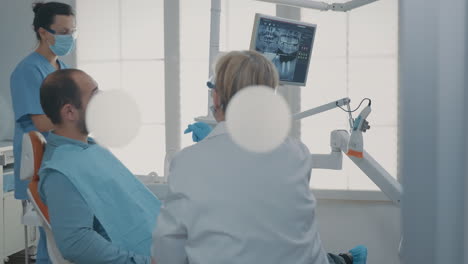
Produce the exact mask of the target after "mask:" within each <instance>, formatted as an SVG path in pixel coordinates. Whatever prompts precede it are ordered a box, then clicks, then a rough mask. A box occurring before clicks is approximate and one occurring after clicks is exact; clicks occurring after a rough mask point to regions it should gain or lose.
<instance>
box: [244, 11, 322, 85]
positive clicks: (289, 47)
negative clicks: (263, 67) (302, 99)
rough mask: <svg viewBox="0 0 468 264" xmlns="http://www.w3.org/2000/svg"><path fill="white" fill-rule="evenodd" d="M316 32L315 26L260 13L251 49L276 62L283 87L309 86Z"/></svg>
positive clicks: (254, 29) (257, 16)
mask: <svg viewBox="0 0 468 264" xmlns="http://www.w3.org/2000/svg"><path fill="white" fill-rule="evenodd" d="M316 29H317V26H316V25H314V24H309V23H304V22H300V21H294V20H290V19H284V18H279V17H272V16H266V15H262V14H256V15H255V22H254V28H253V32H252V40H251V42H250V49H251V50H256V51H258V52H260V53H262V54H263V55H264V56H265V57H267V58H268V59H269V60H271V61H272V62H273V64H274V65H275V66H276V68H277V70H278V74H279V78H280V83H281V84H288V85H297V86H305V85H306V81H307V74H308V70H309V63H310V57H311V55H312V46H313V44H314V38H315V31H316Z"/></svg>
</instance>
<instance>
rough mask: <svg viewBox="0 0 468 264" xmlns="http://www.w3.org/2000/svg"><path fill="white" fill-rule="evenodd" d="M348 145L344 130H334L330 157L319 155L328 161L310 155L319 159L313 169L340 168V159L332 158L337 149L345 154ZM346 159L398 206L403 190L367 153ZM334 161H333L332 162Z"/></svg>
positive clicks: (347, 137)
mask: <svg viewBox="0 0 468 264" xmlns="http://www.w3.org/2000/svg"><path fill="white" fill-rule="evenodd" d="M348 143H349V134H348V132H347V131H345V130H335V131H333V132H332V133H331V148H332V154H330V155H320V156H328V159H324V158H323V157H319V156H318V155H316V154H312V158H313V159H314V158H316V157H319V159H317V160H315V161H313V168H317V169H333V168H330V164H334V166H336V167H341V164H340V165H339V166H337V164H338V163H342V158H341V157H339V156H334V153H335V152H336V151H337V149H339V150H340V152H344V153H347V151H348ZM348 157H349V158H350V159H351V161H353V162H354V164H356V166H358V167H359V168H360V169H361V170H362V171H363V172H364V173H365V174H366V175H367V177H369V179H371V180H372V181H373V182H374V183H375V184H376V185H377V187H379V188H380V190H382V192H383V193H384V194H385V195H386V196H387V197H388V198H389V199H390V200H391V201H392V202H393V203H394V204H395V205H397V206H400V203H401V196H402V193H403V189H402V187H401V184H400V183H399V182H398V181H397V180H396V179H395V178H394V177H392V176H391V175H390V173H388V172H387V171H386V170H385V169H384V168H383V167H382V166H381V165H380V164H379V163H378V162H377V161H376V160H375V159H374V158H373V157H372V156H371V155H370V154H369V153H368V152H366V151H364V155H363V157H362V158H356V157H353V156H349V155H348ZM333 159H335V160H333Z"/></svg>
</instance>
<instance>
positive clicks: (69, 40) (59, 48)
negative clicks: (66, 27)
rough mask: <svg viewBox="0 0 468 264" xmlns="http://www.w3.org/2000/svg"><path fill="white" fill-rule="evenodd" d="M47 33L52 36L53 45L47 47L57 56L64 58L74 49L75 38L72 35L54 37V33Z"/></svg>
mask: <svg viewBox="0 0 468 264" xmlns="http://www.w3.org/2000/svg"><path fill="white" fill-rule="evenodd" d="M51 31H52V30H50V31H49V32H50V33H52V34H54V37H55V44H54V45H49V48H50V50H52V52H53V53H54V54H55V55H57V56H65V55H68V54H70V52H71V51H72V50H73V48H74V47H75V37H74V36H73V35H55V32H53V31H52V32H51Z"/></svg>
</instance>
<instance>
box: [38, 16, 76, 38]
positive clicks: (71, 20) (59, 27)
mask: <svg viewBox="0 0 468 264" xmlns="http://www.w3.org/2000/svg"><path fill="white" fill-rule="evenodd" d="M48 29H50V30H52V31H53V32H55V35H71V34H74V33H75V32H76V23H75V17H74V16H65V15H56V16H55V19H54V23H53V24H52V25H50V28H48ZM38 31H39V35H40V36H41V42H45V43H47V44H49V45H54V44H55V37H54V34H52V33H51V32H49V31H47V30H46V29H45V28H39V30H38Z"/></svg>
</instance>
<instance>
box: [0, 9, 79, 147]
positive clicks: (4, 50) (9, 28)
mask: <svg viewBox="0 0 468 264" xmlns="http://www.w3.org/2000/svg"><path fill="white" fill-rule="evenodd" d="M33 2H35V1H34V0H21V1H10V0H0V36H2V37H1V38H0V47H1V48H0V58H1V59H0V100H1V101H3V100H5V101H6V102H7V105H5V106H3V104H2V105H1V106H0V124H1V127H0V133H2V132H3V133H2V134H0V139H2V138H3V137H4V135H5V134H4V133H6V132H5V131H4V130H5V129H6V125H5V124H12V123H13V116H12V114H13V112H12V111H11V99H10V98H11V97H10V75H11V72H12V71H13V70H14V68H15V66H16V64H18V62H19V61H21V59H23V58H24V57H25V56H27V55H28V54H29V53H30V52H32V51H34V49H35V48H36V43H37V41H36V36H35V34H34V31H33V28H32V22H33V18H34V13H33V11H32V3H33ZM62 2H64V3H68V4H71V5H72V6H74V3H75V0H64V1H62ZM63 59H64V61H65V62H66V63H67V64H68V65H70V66H71V67H73V66H75V65H76V59H75V54H74V53H72V54H70V55H68V56H67V57H64V58H63ZM12 129H13V125H11V126H10V129H8V130H9V132H8V133H9V134H12Z"/></svg>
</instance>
